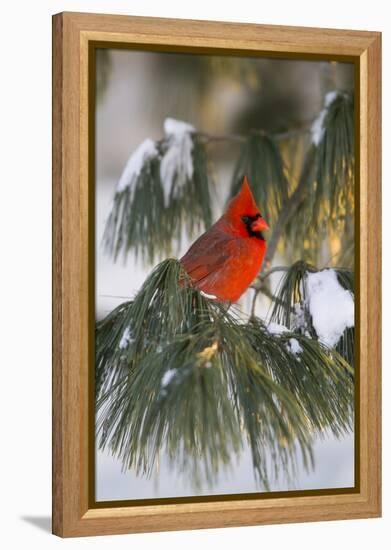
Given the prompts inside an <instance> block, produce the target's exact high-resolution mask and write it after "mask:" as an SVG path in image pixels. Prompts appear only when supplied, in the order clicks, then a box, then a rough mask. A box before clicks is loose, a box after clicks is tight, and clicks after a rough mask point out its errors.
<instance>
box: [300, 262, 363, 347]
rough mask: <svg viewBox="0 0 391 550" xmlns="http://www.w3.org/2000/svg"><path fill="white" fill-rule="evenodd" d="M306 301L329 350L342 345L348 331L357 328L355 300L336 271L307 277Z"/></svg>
mask: <svg viewBox="0 0 391 550" xmlns="http://www.w3.org/2000/svg"><path fill="white" fill-rule="evenodd" d="M305 284H306V301H307V306H308V309H309V312H310V314H311V317H312V324H313V326H314V329H315V331H316V334H317V335H318V338H319V340H320V341H321V342H322V343H323V344H325V345H326V346H328V347H330V348H331V347H334V346H336V344H337V343H338V341H339V339H340V338H341V336H342V334H343V333H344V331H345V330H346V329H347V328H349V327H352V326H354V300H353V295H352V293H351V292H350V291H349V290H345V289H344V288H343V287H342V286H341V285H340V284H339V282H338V278H337V274H336V272H335V271H334V270H333V269H324V270H323V271H319V272H317V273H308V274H307V276H306V281H305Z"/></svg>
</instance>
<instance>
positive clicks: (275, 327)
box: [266, 323, 290, 335]
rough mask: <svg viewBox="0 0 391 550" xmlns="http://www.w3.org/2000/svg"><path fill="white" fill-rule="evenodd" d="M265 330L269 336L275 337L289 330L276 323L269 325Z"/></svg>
mask: <svg viewBox="0 0 391 550" xmlns="http://www.w3.org/2000/svg"><path fill="white" fill-rule="evenodd" d="M266 329H267V331H268V332H269V333H270V334H276V335H280V334H284V332H290V330H289V328H287V327H286V326H285V325H279V324H278V323H269V324H268V326H267V327H266Z"/></svg>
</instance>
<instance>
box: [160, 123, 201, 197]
mask: <svg viewBox="0 0 391 550" xmlns="http://www.w3.org/2000/svg"><path fill="white" fill-rule="evenodd" d="M194 131H195V128H194V126H192V125H191V124H188V123H187V122H183V121H181V120H175V119H174V118H166V120H165V121H164V132H165V134H166V138H167V141H168V148H167V151H166V152H165V153H164V156H163V158H162V161H161V163H160V179H161V181H162V185H163V193H164V204H165V205H166V206H167V205H168V204H169V201H170V197H171V196H173V197H174V198H178V197H179V196H180V195H181V192H182V190H183V187H184V186H185V185H186V182H187V181H188V180H189V179H191V178H192V177H193V171H194V166H193V155H192V153H193V140H192V137H191V134H192V133H193V132H194Z"/></svg>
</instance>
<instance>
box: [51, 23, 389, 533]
mask: <svg viewBox="0 0 391 550" xmlns="http://www.w3.org/2000/svg"><path fill="white" fill-rule="evenodd" d="M94 41H95V42H112V43H122V44H123V43H131V44H139V45H140V49H143V48H144V47H155V48H156V47H159V46H161V47H164V48H166V49H167V48H171V47H172V48H175V49H177V50H180V49H181V48H186V47H189V46H190V47H192V48H210V49H211V50H216V51H219V50H220V49H223V50H227V49H228V50H231V49H232V50H235V51H238V50H243V51H246V52H248V53H249V54H250V55H251V54H252V55H254V54H257V53H258V54H259V53H262V54H264V55H267V56H281V57H296V58H300V57H306V58H308V56H311V55H314V56H317V58H320V57H322V56H323V57H324V58H327V56H335V55H338V56H344V57H346V58H347V59H350V60H352V62H354V63H355V64H356V68H357V79H356V85H357V86H358V87H359V96H358V97H359V106H358V108H357V109H358V110H357V113H358V116H357V117H356V121H357V124H358V125H359V129H358V130H357V134H356V135H358V136H359V140H358V142H359V143H358V144H357V148H356V151H357V156H358V160H359V162H358V163H357V165H358V169H357V179H358V180H359V194H358V195H357V196H358V198H359V201H358V204H359V208H357V210H358V214H357V215H358V216H359V225H357V224H356V228H357V227H359V231H360V239H359V247H358V249H357V250H356V255H357V258H358V262H359V264H358V266H359V275H358V276H359V290H360V291H359V293H356V304H357V306H358V308H359V312H360V317H359V326H358V327H357V329H358V330H357V333H356V338H358V344H357V347H356V349H357V350H358V351H359V381H360V382H359V384H358V385H357V393H358V396H357V397H358V399H357V402H358V404H359V407H358V410H357V415H356V426H358V428H359V433H360V437H359V448H358V449H356V451H357V453H358V457H359V461H358V464H359V480H360V482H359V485H358V486H356V490H355V491H354V492H350V493H344V492H339V493H338V492H335V493H334V494H326V495H316V494H304V493H303V495H302V496H301V495H300V494H295V496H283V497H278V498H274V497H273V495H268V498H261V497H260V498H259V499H258V498H257V499H251V500H248V499H245V498H243V499H238V500H234V501H212V502H210V501H209V502H187V503H179V504H178V503H175V504H171V503H168V504H161V505H145V506H137V507H130V506H118V507H106V508H102V507H100V508H96V507H92V506H91V505H90V499H89V487H90V486H91V483H93V482H94V479H93V477H92V474H91V468H90V459H89V444H90V443H91V437H94V434H91V433H90V432H91V430H89V423H88V418H89V412H90V410H91V409H90V407H91V406H93V405H92V403H91V399H90V397H89V395H90V394H89V392H88V386H89V384H88V383H89V367H88V365H89V363H90V359H91V357H89V349H90V347H89V342H90V341H91V334H90V332H91V331H90V330H89V323H88V311H89V300H91V299H92V298H91V294H92V291H91V285H90V280H89V270H88V258H89V254H90V251H91V245H92V243H91V239H90V235H89V230H88V227H89V220H90V217H91V209H90V206H89V205H90V202H89V195H90V188H89V183H88V182H89V177H90V176H91V174H90V172H89V170H91V167H90V166H89V162H88V159H89V147H90V144H89V135H90V133H89V128H90V126H89V125H90V124H91V120H90V119H91V117H89V109H88V97H89V96H88V74H89V73H88V68H89V62H90V61H89V44H90V43H91V42H94ZM380 88H381V35H380V33H377V32H361V31H350V30H346V31H342V30H332V29H312V28H299V27H297V28H295V27H279V26H264V25H250V24H236V23H235V24H233V23H220V22H210V21H186V20H173V19H153V18H144V17H126V16H111V15H96V14H86V13H61V14H58V15H55V16H54V17H53V533H55V534H56V535H59V536H63V537H70V536H83V535H98V534H102V535H103V534H116V533H132V532H133V533H134V532H145V531H162V530H176V529H198V528H211V527H229V526H237V525H259V524H265V523H269V524H270V523H283V522H301V521H316V520H332V519H348V518H365V517H377V516H379V515H380V514H381V440H380V437H381V417H380V399H381V390H380V385H381V382H380V362H381V357H380V353H381V346H380V344H381V336H380V330H381V319H380V315H381V309H380V300H381V291H380V284H381V274H380V273H381V269H380V268H381V265H380V262H381V251H380V238H381V235H380V227H381V222H380V214H381V209H380V200H381V162H380V159H381V153H380V149H381V141H380V140H381V124H380V116H381V112H380V110H381V97H380V94H381V91H380ZM356 204H357V203H356Z"/></svg>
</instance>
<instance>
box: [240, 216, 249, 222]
mask: <svg viewBox="0 0 391 550" xmlns="http://www.w3.org/2000/svg"><path fill="white" fill-rule="evenodd" d="M242 221H243V222H244V223H248V222H249V221H250V217H249V216H242Z"/></svg>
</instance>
